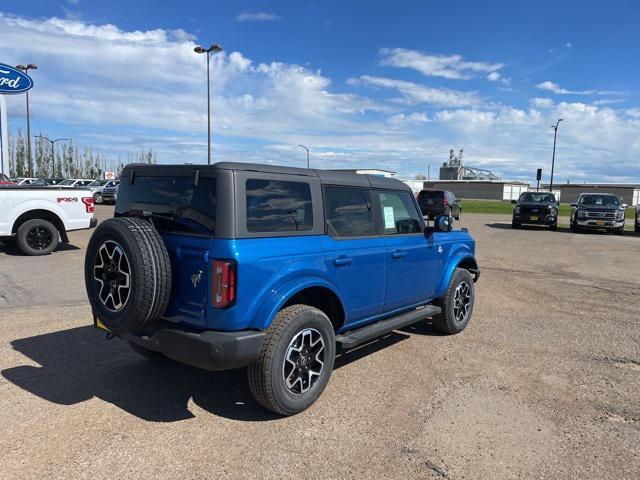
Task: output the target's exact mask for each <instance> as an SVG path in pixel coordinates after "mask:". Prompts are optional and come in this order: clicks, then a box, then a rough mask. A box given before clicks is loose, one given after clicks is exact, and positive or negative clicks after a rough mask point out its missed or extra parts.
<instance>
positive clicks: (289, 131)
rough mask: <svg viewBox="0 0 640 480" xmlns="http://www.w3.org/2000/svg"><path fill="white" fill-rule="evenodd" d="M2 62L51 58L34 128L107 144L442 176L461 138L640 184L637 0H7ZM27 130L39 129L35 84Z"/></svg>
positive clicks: (530, 162) (111, 150) (18, 121)
mask: <svg viewBox="0 0 640 480" xmlns="http://www.w3.org/2000/svg"><path fill="white" fill-rule="evenodd" d="M0 11H1V12H2V16H0V62H2V63H7V64H16V63H27V62H33V63H38V64H39V66H40V68H39V70H37V71H36V72H34V73H33V75H32V76H33V78H34V81H35V84H36V86H35V87H34V90H33V92H32V94H31V96H32V112H33V116H32V126H33V127H32V128H33V129H34V130H35V131H36V132H42V133H43V134H48V135H52V136H73V137H74V138H77V139H78V140H79V141H80V143H81V144H83V145H91V146H93V148H94V149H96V150H98V151H100V152H102V153H103V154H104V155H106V156H107V157H111V158H118V157H120V158H123V159H126V158H127V155H128V154H132V153H135V152H137V151H139V150H140V149H141V148H143V147H149V146H151V147H153V148H154V149H156V151H157V152H158V155H159V159H160V161H162V162H193V163H198V162H204V161H206V104H205V103H204V101H205V94H206V90H205V88H206V84H205V83H204V81H205V80H204V79H205V76H204V75H205V69H204V57H202V56H198V55H196V54H194V53H193V47H194V46H195V45H196V44H199V43H202V44H206V45H208V44H210V43H212V42H217V43H220V44H222V46H223V48H224V53H223V54H220V55H218V56H217V57H216V58H214V59H213V60H214V61H213V64H212V65H213V77H212V78H213V101H212V108H213V114H214V121H213V139H214V152H213V157H214V160H229V159H230V160H247V161H260V162H272V163H279V164H287V165H300V164H302V163H304V158H305V154H304V151H303V150H302V149H300V148H299V147H297V146H296V145H297V144H298V143H304V144H306V145H308V146H309V147H310V148H311V150H312V154H311V156H312V163H313V165H314V166H317V167H321V168H323V167H324V168H334V167H342V168H348V167H354V168H355V167H369V168H375V167H377V168H387V169H393V170H397V171H398V172H399V173H400V174H401V176H403V177H407V178H408V177H411V176H413V175H415V174H418V173H426V170H427V164H429V165H431V171H432V172H434V171H435V169H436V168H437V166H438V165H439V164H440V163H441V162H442V161H444V160H446V158H447V156H448V151H449V149H450V148H454V149H456V150H458V149H460V148H464V149H465V158H466V162H467V164H469V165H471V166H477V167H481V168H488V169H491V170H493V171H495V172H496V173H498V174H499V175H500V176H502V177H504V178H513V179H523V180H529V181H531V180H532V177H533V176H534V175H535V169H536V168H538V167H541V168H543V169H544V171H545V175H546V174H548V170H549V166H550V165H549V164H550V157H551V144H552V140H553V137H552V130H551V128H550V125H551V123H555V120H556V119H557V118H560V117H562V118H564V122H563V123H562V124H561V127H560V130H559V139H558V152H557V159H558V162H557V175H558V176H557V177H556V178H557V179H559V180H566V179H569V180H571V181H572V182H581V181H617V182H625V181H628V182H640V162H638V158H639V156H640V101H639V97H638V93H639V92H638V89H639V87H638V85H639V84H640V83H639V82H638V80H639V79H640V78H639V77H640V62H638V61H637V46H638V45H640V29H638V28H637V25H638V19H639V18H640V15H639V14H640V4H638V3H637V2H634V1H621V0H618V1H607V2H605V1H593V0H591V1H589V0H583V1H564V2H562V1H555V2H546V1H536V2H527V3H525V2H513V1H511V2H507V1H491V2H476V1H449V2H436V1H366V2H365V1H353V2H344V1H343V2H333V1H323V2H304V1H295V2H273V1H272V2H241V1H235V2H211V1H209V2H189V1H182V2H179V4H178V3H175V2H151V1H148V2H145V1H136V2H118V1H111V2H97V1H96V2H90V1H88V0H79V1H78V0H74V1H63V0H60V1H40V0H30V1H29V2H24V1H22V2H18V1H13V0H4V1H3V2H2V4H1V5H0ZM9 103H10V115H11V119H10V122H11V128H12V130H16V129H17V128H18V127H21V128H24V106H23V98H22V97H18V96H16V97H12V98H10V102H9Z"/></svg>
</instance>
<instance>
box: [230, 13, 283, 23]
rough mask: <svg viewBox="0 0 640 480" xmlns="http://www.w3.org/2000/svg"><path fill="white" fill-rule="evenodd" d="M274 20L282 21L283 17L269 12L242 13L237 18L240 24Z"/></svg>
mask: <svg viewBox="0 0 640 480" xmlns="http://www.w3.org/2000/svg"><path fill="white" fill-rule="evenodd" d="M274 20H282V17H281V16H280V15H276V14H275V13H268V12H242V13H240V14H238V15H237V16H236V21H238V22H272V21H274Z"/></svg>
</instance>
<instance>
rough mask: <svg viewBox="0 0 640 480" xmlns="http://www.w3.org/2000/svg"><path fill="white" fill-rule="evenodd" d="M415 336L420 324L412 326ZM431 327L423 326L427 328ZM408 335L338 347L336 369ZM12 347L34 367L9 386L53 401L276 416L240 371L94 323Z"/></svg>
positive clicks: (169, 414)
mask: <svg viewBox="0 0 640 480" xmlns="http://www.w3.org/2000/svg"><path fill="white" fill-rule="evenodd" d="M416 328H417V330H416V331H415V332H413V331H412V333H418V332H420V331H421V330H422V327H416ZM427 328H429V327H427ZM407 338H409V335H407V334H406V333H400V332H392V333H390V334H388V335H386V336H384V337H382V338H380V339H377V340H374V341H372V342H370V343H368V344H365V345H363V346H361V347H358V348H356V349H352V350H350V351H346V352H341V353H339V355H338V356H337V357H336V361H335V369H339V368H341V367H343V366H345V365H348V364H350V363H352V362H355V361H358V360H359V359H361V358H363V357H365V356H367V355H371V354H372V353H375V352H377V351H379V350H382V349H384V348H387V347H390V346H392V345H394V344H396V343H398V342H400V341H402V340H405V339H407ZM11 346H12V347H13V349H14V350H16V351H18V352H20V353H22V354H23V355H25V356H26V357H28V358H29V359H31V360H32V361H34V362H36V363H37V364H38V365H39V366H33V365H22V366H17V367H12V368H7V369H5V370H2V372H0V373H1V374H2V376H3V377H4V378H5V379H7V380H8V381H10V382H11V383H13V384H14V385H16V386H18V387H20V388H22V389H24V390H26V391H28V392H30V393H32V394H33V395H37V396H38V397H40V398H43V399H45V400H47V401H49V402H53V403H56V404H59V405H74V404H76V403H79V402H83V401H85V400H89V399H91V398H93V397H97V398H100V399H102V400H104V401H105V402H109V403H111V404H113V405H116V406H118V407H119V408H121V409H123V410H124V411H126V412H128V413H130V414H131V415H135V416H136V417H138V418H141V419H143V420H147V421H151V422H175V421H179V420H186V419H189V418H193V417H194V415H193V414H192V413H191V412H190V411H189V408H188V405H189V401H190V400H191V399H193V402H194V403H195V404H197V405H198V406H199V407H201V408H203V409H204V410H206V411H208V412H210V413H213V414H215V415H219V416H222V417H225V418H230V419H234V420H241V421H270V420H276V419H278V418H280V416H279V415H276V414H274V413H272V412H269V411H268V410H266V409H264V408H263V407H262V406H260V405H259V404H258V403H257V402H256V401H255V400H254V399H253V397H252V396H251V392H250V390H249V385H248V382H247V378H246V369H237V370H230V371H225V372H210V371H207V370H200V369H197V368H193V367H189V366H187V365H182V364H179V363H176V362H172V361H170V360H159V361H151V360H147V359H146V358H143V357H141V356H140V355H138V354H137V353H135V352H134V351H133V350H132V349H131V348H129V346H128V345H127V343H126V342H123V341H120V340H111V341H107V340H106V339H105V334H104V332H101V331H99V330H97V329H95V328H94V327H92V326H85V327H78V328H72V329H69V330H61V331H58V332H52V333H47V334H44V335H37V336H34V337H28V338H22V339H18V340H14V341H12V342H11Z"/></svg>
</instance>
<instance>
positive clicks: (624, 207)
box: [620, 203, 629, 210]
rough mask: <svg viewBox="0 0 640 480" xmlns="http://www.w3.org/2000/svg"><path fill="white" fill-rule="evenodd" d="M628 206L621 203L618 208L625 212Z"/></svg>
mask: <svg viewBox="0 0 640 480" xmlns="http://www.w3.org/2000/svg"><path fill="white" fill-rule="evenodd" d="M628 206H629V205H627V204H626V203H623V204H622V205H620V207H622V209H623V210H626V208H627V207H628Z"/></svg>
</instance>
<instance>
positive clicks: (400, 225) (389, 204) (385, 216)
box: [376, 191, 422, 235]
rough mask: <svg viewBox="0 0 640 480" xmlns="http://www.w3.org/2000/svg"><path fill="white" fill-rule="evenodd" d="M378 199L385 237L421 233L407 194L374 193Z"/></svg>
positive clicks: (416, 213) (418, 218)
mask: <svg viewBox="0 0 640 480" xmlns="http://www.w3.org/2000/svg"><path fill="white" fill-rule="evenodd" d="M376 195H378V198H379V199H380V209H381V211H382V227H383V231H384V234H385V235H402V234H408V233H420V232H422V223H421V222H420V217H419V216H418V211H417V210H416V207H415V204H414V203H413V199H412V198H411V195H410V194H409V192H392V191H378V192H376Z"/></svg>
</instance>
